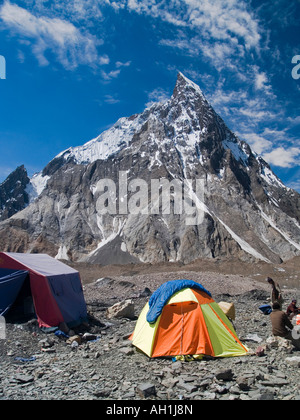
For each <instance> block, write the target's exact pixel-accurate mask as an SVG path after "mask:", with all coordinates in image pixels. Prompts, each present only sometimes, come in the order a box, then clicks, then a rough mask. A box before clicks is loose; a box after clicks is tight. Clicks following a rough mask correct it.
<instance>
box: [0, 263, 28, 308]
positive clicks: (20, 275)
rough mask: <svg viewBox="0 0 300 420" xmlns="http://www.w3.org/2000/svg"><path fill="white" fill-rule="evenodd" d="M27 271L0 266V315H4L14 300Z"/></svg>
mask: <svg viewBox="0 0 300 420" xmlns="http://www.w3.org/2000/svg"><path fill="white" fill-rule="evenodd" d="M27 276H28V271H25V270H13V269H7V268H0V316H4V315H5V314H6V313H7V312H8V310H9V309H10V307H11V306H12V304H13V303H14V302H15V300H16V298H17V296H18V294H19V292H20V290H21V287H22V286H23V283H24V281H25V279H26V277H27Z"/></svg>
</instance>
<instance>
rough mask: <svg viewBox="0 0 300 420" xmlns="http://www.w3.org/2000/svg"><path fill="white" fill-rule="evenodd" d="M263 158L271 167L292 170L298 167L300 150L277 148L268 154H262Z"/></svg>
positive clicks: (296, 148)
mask: <svg viewBox="0 0 300 420" xmlns="http://www.w3.org/2000/svg"><path fill="white" fill-rule="evenodd" d="M263 158H264V159H265V160H266V161H267V162H268V163H270V164H271V165H275V166H280V167H282V168H292V167H293V166H297V165H299V159H300V148H299V147H290V148H287V149H286V148H283V147H277V148H276V149H274V150H272V151H271V152H269V153H264V154H263Z"/></svg>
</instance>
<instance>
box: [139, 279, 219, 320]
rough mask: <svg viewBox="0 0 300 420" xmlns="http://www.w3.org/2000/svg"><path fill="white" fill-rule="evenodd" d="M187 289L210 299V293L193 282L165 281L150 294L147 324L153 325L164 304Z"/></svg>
mask: <svg viewBox="0 0 300 420" xmlns="http://www.w3.org/2000/svg"><path fill="white" fill-rule="evenodd" d="M187 288H191V289H198V290H200V291H201V292H204V293H206V294H208V296H210V297H211V293H210V292H209V291H208V290H206V289H205V288H204V287H203V286H202V285H201V284H199V283H196V282H195V281H193V280H170V281H167V282H166V283H164V284H162V285H161V286H160V287H159V288H158V289H157V290H156V291H155V292H154V293H153V294H152V296H151V298H150V300H149V311H148V313H147V317H146V319H147V321H148V322H149V324H153V323H154V322H155V321H156V320H157V318H158V317H159V315H160V314H161V312H162V310H163V308H164V306H165V304H166V303H167V302H168V300H169V299H170V298H171V297H172V296H173V295H174V293H176V292H179V291H180V290H182V289H187Z"/></svg>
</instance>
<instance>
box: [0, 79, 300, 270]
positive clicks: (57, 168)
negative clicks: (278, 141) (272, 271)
mask: <svg viewBox="0 0 300 420" xmlns="http://www.w3.org/2000/svg"><path fill="white" fill-rule="evenodd" d="M27 191H29V192H30V194H29V198H28V202H30V204H29V205H27V201H26V200H24V203H23V204H24V207H25V206H26V205H27V207H25V208H24V210H22V211H19V212H17V213H16V214H14V215H12V216H11V217H9V216H10V214H9V213H8V212H7V213H6V214H7V217H8V218H7V220H5V221H3V222H2V223H0V233H1V234H0V247H1V249H2V250H3V251H19V252H47V253H48V254H50V255H52V256H56V257H57V258H63V259H70V260H73V261H87V262H94V263H101V264H109V263H127V262H138V261H140V262H152V263H153V262H159V261H182V262H184V263H188V262H191V261H193V260H196V259H199V258H216V257H220V258H226V257H232V256H234V257H237V258H240V259H243V260H246V261H254V260H262V261H266V262H275V263H279V262H281V261H282V260H288V259H290V258H292V257H294V256H296V255H300V245H299V244H300V195H299V194H298V193H297V192H295V191H293V190H292V189H290V188H287V187H286V186H285V185H283V183H282V182H281V181H280V180H279V179H278V178H277V177H276V175H275V174H274V173H273V172H272V170H271V169H270V166H269V165H268V164H267V163H266V162H265V161H264V160H263V159H262V158H261V157H259V156H258V155H257V154H255V153H254V152H253V151H252V150H251V148H250V146H249V145H248V144H247V143H246V142H244V141H242V140H240V139H239V138H238V137H237V136H236V135H235V134H234V133H233V132H232V131H231V130H230V129H229V128H228V127H227V126H226V124H225V123H224V121H223V120H222V118H221V117H220V116H219V115H217V113H216V112H215V111H214V109H213V108H212V106H211V105H210V104H209V103H208V101H207V100H206V98H205V96H204V94H203V92H202V91H201V89H200V88H199V86H197V85H196V84H195V83H193V82H192V81H190V80H189V79H188V78H186V77H185V76H184V75H183V74H182V73H179V74H178V77H177V82H176V85H175V88H174V91H173V94H172V96H171V98H170V99H169V100H167V101H165V102H162V103H157V104H154V105H152V106H151V107H149V108H147V109H145V111H144V112H142V113H141V114H137V115H133V116H131V117H124V118H120V119H119V120H118V121H117V122H116V123H115V124H114V125H113V126H112V127H111V128H110V129H109V130H107V131H105V132H103V133H101V134H100V135H99V136H98V137H97V138H95V139H93V140H91V141H89V142H88V143H86V144H84V145H83V146H78V147H70V148H69V149H67V150H65V151H63V152H61V153H60V154H59V155H58V156H56V157H55V158H54V159H53V160H52V161H51V162H49V164H48V165H47V166H46V167H45V168H44V169H43V171H41V173H39V174H36V175H35V176H34V177H33V178H32V179H31V180H30V184H29V186H28V187H27ZM4 207H5V203H4V204H2V214H5V209H4Z"/></svg>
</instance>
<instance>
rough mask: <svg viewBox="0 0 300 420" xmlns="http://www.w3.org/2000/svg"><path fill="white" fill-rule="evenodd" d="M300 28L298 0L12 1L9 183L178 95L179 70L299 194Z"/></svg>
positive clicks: (4, 120) (0, 176)
mask: <svg viewBox="0 0 300 420" xmlns="http://www.w3.org/2000/svg"><path fill="white" fill-rule="evenodd" d="M299 25H300V2H299V0H292V1H287V0H268V1H263V0H259V1H258V0H253V1H249V0H248V1H244V0H168V1H166V0H142V1H137V0H119V1H111V0H68V1H65V0H62V1H61V0H60V1H58V0H21V1H13V0H10V1H6V0H5V1H2V2H1V3H0V55H1V56H3V57H4V58H5V61H6V79H1V80H0V182H1V181H3V180H4V179H5V177H6V176H7V175H8V174H9V173H10V172H11V171H12V170H14V169H15V168H16V167H17V166H19V165H21V164H24V165H25V167H26V168H27V170H28V173H29V175H30V176H31V175H33V173H34V172H37V171H40V170H41V169H42V168H43V167H44V166H45V165H46V164H47V163H48V162H49V161H50V160H51V159H52V158H53V157H54V156H56V155H57V154H58V153H60V152H61V151H63V150H65V149H67V148H68V147H70V146H78V145H81V144H84V143H85V142H87V141H89V140H91V139H92V138H94V137H96V136H97V135H99V134H100V133H101V132H102V131H103V130H105V129H107V128H109V127H110V126H111V125H112V124H113V123H114V122H116V120H117V119H118V118H120V117H122V116H130V115H132V114H135V113H139V112H142V111H143V110H144V108H145V107H146V106H147V105H149V104H150V103H152V102H156V101H160V100H163V99H166V98H168V97H170V96H171V94H172V91H173V88H174V85H175V82H176V77H177V72H178V71H181V72H183V73H184V74H185V75H186V76H187V77H189V78H190V79H192V80H193V81H194V82H196V83H197V84H199V85H200V87H201V89H202V90H203V92H204V94H205V95H206V97H207V99H208V100H209V101H210V102H211V104H212V105H213V106H214V108H215V110H216V111H217V112H218V113H219V114H220V116H221V117H222V118H223V119H224V120H225V122H226V123H227V125H228V127H229V128H231V129H232V130H233V131H234V132H235V133H236V134H237V135H238V136H239V137H240V138H241V139H243V140H246V141H247V142H248V143H249V144H250V145H251V146H252V148H253V150H254V151H256V152H257V153H259V154H261V155H262V156H263V157H264V158H265V160H266V161H267V162H269V163H270V165H271V167H272V169H273V170H274V172H275V173H276V174H277V175H278V176H279V177H280V178H281V179H282V180H283V181H284V182H285V184H286V185H288V186H290V187H292V188H294V189H296V190H298V191H299V192H300V138H299V127H300V112H299V111H300V101H299V97H300V78H299V79H295V78H293V77H292V70H293V68H294V67H295V66H296V64H295V63H294V64H293V63H292V59H293V57H295V56H297V55H299V56H300V45H299V35H300V31H299ZM299 62H300V57H299ZM294 72H295V71H294ZM295 73H296V75H297V74H298V73H299V75H300V69H299V72H298V71H297V70H296V72H295ZM0 75H1V69H0ZM0 77H1V76H0Z"/></svg>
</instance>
